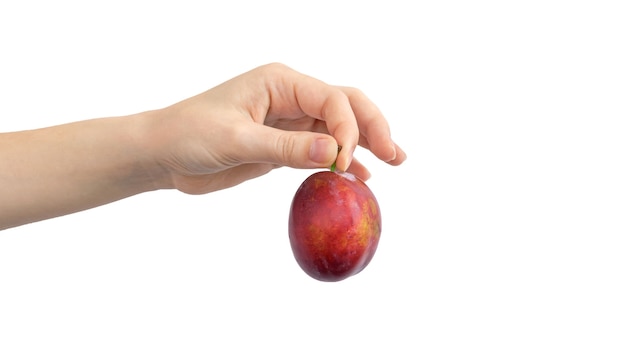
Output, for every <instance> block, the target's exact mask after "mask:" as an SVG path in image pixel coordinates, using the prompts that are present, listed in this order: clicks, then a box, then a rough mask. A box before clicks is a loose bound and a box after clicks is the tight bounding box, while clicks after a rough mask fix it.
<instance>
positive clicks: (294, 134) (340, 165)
mask: <svg viewBox="0 0 626 337" xmlns="http://www.w3.org/2000/svg"><path fill="white" fill-rule="evenodd" d="M144 115H145V117H147V120H148V122H147V125H148V128H147V132H146V134H147V135H148V136H147V139H148V141H147V142H146V146H147V149H148V151H150V153H152V154H153V158H155V159H154V160H155V164H156V165H154V167H155V168H157V169H153V170H152V171H151V172H150V175H151V176H153V177H156V178H155V180H156V185H157V187H158V188H176V189H178V190H180V191H182V192H185V193H190V194H202V193H208V192H212V191H216V190H220V189H224V188H228V187H231V186H234V185H237V184H239V183H241V182H243V181H245V180H248V179H252V178H255V177H258V176H261V175H263V174H265V173H267V172H269V171H271V170H272V169H273V168H276V167H280V166H289V167H293V168H322V167H330V166H331V165H332V164H333V162H335V160H336V165H337V169H338V170H342V171H349V172H352V173H354V174H355V175H357V176H358V177H360V178H362V179H364V180H367V179H368V178H369V176H370V174H369V172H368V170H367V169H366V168H365V167H364V166H363V165H362V164H361V163H360V162H358V161H357V160H356V159H353V153H354V150H355V148H356V146H357V145H359V146H362V147H364V148H367V149H369V150H370V151H371V152H372V153H373V154H374V155H376V156H377V157H378V158H379V159H380V160H382V161H384V162H387V163H389V164H391V165H399V164H401V163H402V162H403V161H404V160H405V159H406V154H405V153H404V151H402V149H401V148H400V147H399V146H398V145H396V144H395V143H394V142H393V141H392V140H391V136H390V130H389V125H388V123H387V121H386V120H385V118H384V117H383V115H382V114H381V112H380V111H379V109H378V108H377V107H376V106H375V105H374V104H373V103H372V102H371V101H370V100H369V99H368V98H367V97H366V96H365V95H364V94H363V93H362V92H361V91H359V90H357V89H355V88H349V87H337V86H331V85H328V84H325V83H323V82H322V81H319V80H317V79H314V78H312V77H309V76H306V75H303V74H301V73H298V72H296V71H294V70H292V69H290V68H288V67H286V66H284V65H281V64H269V65H265V66H261V67H258V68H256V69H253V70H251V71H249V72H247V73H244V74H242V75H240V76H237V77H235V78H233V79H231V80H229V81H226V82H224V83H222V84H221V85H218V86H216V87H214V88H212V89H210V90H208V91H206V92H204V93H201V94H199V95H197V96H194V97H191V98H189V99H186V100H184V101H181V102H179V103H176V104H174V105H172V106H169V107H167V108H164V109H160V110H155V111H150V112H146V113H144ZM338 146H341V151H340V152H339V153H337V151H338Z"/></svg>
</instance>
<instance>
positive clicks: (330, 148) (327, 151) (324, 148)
mask: <svg viewBox="0 0 626 337" xmlns="http://www.w3.org/2000/svg"><path fill="white" fill-rule="evenodd" d="M336 151H337V150H336V146H335V144H334V142H333V141H332V140H330V139H326V138H318V139H316V140H315V141H314V142H313V144H312V145H311V149H310V150H309V159H311V160H312V161H314V162H316V163H320V164H326V163H328V162H330V161H332V160H334V159H335V155H336Z"/></svg>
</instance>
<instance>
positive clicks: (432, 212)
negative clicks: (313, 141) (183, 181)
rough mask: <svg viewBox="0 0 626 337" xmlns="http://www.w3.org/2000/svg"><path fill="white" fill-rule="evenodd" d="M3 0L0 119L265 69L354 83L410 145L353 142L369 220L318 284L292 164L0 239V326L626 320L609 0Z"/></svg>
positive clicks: (550, 332) (161, 98)
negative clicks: (293, 228)
mask: <svg viewBox="0 0 626 337" xmlns="http://www.w3.org/2000/svg"><path fill="white" fill-rule="evenodd" d="M9 3H10V4H9ZM17 3H18V2H16V1H13V2H9V1H3V2H2V4H0V131H16V130H22V129H31V128H37V127H43V126H48V125H55V124H59V123H65V122H69V121H74V120H82V119H88V118H95V117H105V116H114V115H125V114H131V113H135V112H140V111H144V110H149V109H154V108H160V107H164V106H166V105H169V104H172V103H175V102H177V101H179V100H181V99H184V98H187V97H189V96H192V95H195V94H197V93H199V92H202V91H204V90H206V89H209V88H211V87H213V86H215V85H217V84H219V83H221V82H223V81H225V80H227V79H229V78H231V77H233V76H236V75H238V74H240V73H242V72H244V71H247V70H249V69H251V68H253V67H256V66H259V65H262V64H265V63H268V62H275V61H276V62H282V63H285V64H287V65H289V66H291V67H293V68H295V69H296V70H299V71H301V72H304V73H307V74H309V75H312V76H314V77H317V78H319V79H322V80H324V81H326V82H329V83H333V84H341V85H349V86H355V87H359V88H360V89H362V90H363V91H364V92H365V93H366V94H367V95H368V96H369V97H370V98H371V99H372V100H374V101H375V102H376V104H377V105H378V106H379V107H380V108H381V110H382V111H383V112H384V114H385V116H386V117H387V118H388V120H389V122H390V124H391V128H392V134H393V137H394V139H395V140H396V142H398V143H399V144H400V145H401V146H402V147H403V148H404V149H405V150H406V152H407V153H408V156H409V159H408V160H407V161H406V163H405V164H403V165H402V166H399V167H391V166H387V165H386V164H384V163H380V162H378V161H377V160H376V159H375V158H374V157H373V156H372V155H371V154H369V153H367V152H365V151H363V150H358V151H357V153H356V156H357V157H358V158H359V159H361V161H363V162H364V163H366V164H367V166H368V167H369V169H370V170H371V171H372V174H373V177H372V178H371V180H369V182H368V185H369V186H370V187H371V189H372V190H373V191H374V193H375V194H376V196H377V198H378V199H379V203H380V206H381V210H382V213H383V236H382V238H381V242H380V246H379V249H378V252H377V254H376V256H375V258H374V260H373V261H372V263H371V264H370V265H369V266H368V267H367V268H366V269H365V270H364V271H363V272H362V273H361V274H359V275H357V276H355V277H353V278H350V279H348V280H345V281H343V282H339V283H321V282H318V281H315V280H313V279H311V278H309V277H308V276H306V274H304V273H303V272H302V271H301V270H300V269H299V267H298V266H297V264H296V263H295V261H294V259H293V257H292V254H291V249H290V247H289V242H288V237H287V215H288V210H289V206H290V202H291V197H292V196H293V193H294V192H295V190H296V189H297V187H298V186H299V184H300V183H301V182H302V180H304V178H306V177H307V176H308V175H309V174H311V173H313V171H309V170H294V169H289V168H282V169H279V170H276V171H274V172H272V173H270V174H268V175H266V176H264V177H261V178H259V179H256V180H254V181H250V182H247V183H245V184H243V185H240V186H237V187H235V188H232V189H229V190H225V191H221V192H217V193H213V194H209V195H203V196H189V195H185V194H182V193H179V192H176V191H159V192H153V193H148V194H144V195H139V196H135V197H132V198H129V199H126V200H122V201H119V202H116V203H113V204H110V205H107V206H103V207H100V208H97V209H93V210H89V211H85V212H82V213H78V214H72V215H68V216H64V217H61V218H57V219H52V220H48V221H43V222H39V223H35V224H30V225H27V226H23V227H19V228H14V229H10V230H6V231H2V232H0V335H2V336H7V337H9V336H53V335H55V336H153V335H155V334H159V335H169V336H207V335H209V336H211V335H212V336H234V335H247V336H257V335H272V336H279V335H283V334H287V335H289V336H292V335H302V336H356V335H363V334H364V333H367V334H369V335H384V336H469V335H472V336H605V337H606V336H624V335H626V272H625V268H626V230H625V229H624V226H626V178H625V176H626V159H625V155H626V132H625V130H626V122H625V121H624V116H625V114H626V66H625V64H626V62H625V60H626V47H625V46H626V24H625V22H626V20H625V19H624V18H625V17H626V11H624V10H623V9H621V8H619V7H618V6H617V4H618V3H620V1H613V2H610V1H518V2H511V1H509V2H505V1H430V2H412V3H411V2H409V1H405V2H400V1H384V2H382V1H377V2H373V1H358V2H357V1H351V2H341V1H316V2H310V3H307V4H305V3H298V4H297V5H296V4H295V2H290V1H258V2H252V1H249V2H242V1H229V2H226V1H220V2H217V1H198V2H196V3H193V2H189V1H170V2H167V3H166V2H163V1H161V2H145V1H107V2H101V3H99V4H98V3H95V2H91V3H88V2H78V1H21V2H19V4H17ZM504 3H506V4H504ZM224 146H228V144H224ZM0 160H2V159H1V158H0ZM0 188H1V186H0ZM59 193H63V191H59Z"/></svg>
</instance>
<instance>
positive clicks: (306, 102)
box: [269, 66, 360, 171]
mask: <svg viewBox="0 0 626 337" xmlns="http://www.w3.org/2000/svg"><path fill="white" fill-rule="evenodd" d="M281 67H283V68H281V69H279V70H280V71H279V72H278V73H279V74H280V76H279V77H278V78H277V79H276V78H275V79H273V80H272V81H271V83H270V86H269V92H270V95H271V97H270V100H271V102H270V109H271V110H272V111H278V112H286V111H293V109H294V108H295V107H297V108H298V109H299V110H300V111H301V112H302V113H304V114H306V115H308V116H310V117H313V118H315V119H319V120H322V121H324V122H325V123H326V127H327V129H328V133H329V134H330V135H331V136H333V137H334V138H335V140H336V141H337V144H338V145H340V146H341V147H342V150H341V151H340V152H339V154H338V156H337V161H336V167H337V169H338V170H340V171H346V170H347V169H348V167H349V166H350V163H351V162H352V155H353V153H354V150H355V149H356V146H357V145H358V143H359V135H360V133H359V125H358V123H357V117H356V116H355V111H353V109H352V106H351V105H350V99H349V98H348V96H347V95H346V94H345V92H344V91H343V90H341V89H340V88H338V87H335V86H331V85H328V84H326V83H324V82H322V81H320V80H318V79H315V78H313V77H310V76H307V75H304V74H301V73H299V72H296V71H294V70H291V69H290V68H287V67H284V66H281Z"/></svg>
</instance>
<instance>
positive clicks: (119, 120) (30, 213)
mask: <svg viewBox="0 0 626 337" xmlns="http://www.w3.org/2000/svg"><path fill="white" fill-rule="evenodd" d="M144 124H145V123H143V122H142V116H141V115H133V116H126V117H115V118H105V119H95V120H88V121H82V122H76V123H71V124H64V125H59V126H54V127H49V128H44V129H38V130H29V131H21V132H14V133H5V134H0V229H5V228H9V227H14V226H18V225H22V224H26V223H30V222H34V221H39V220H43V219H47V218H51V217H56V216H60V215H64V214H69V213H73V212H77V211H81V210H85V209H88V208H92V207H95V206H99V205H103V204H106V203H109V202H112V201H115V200H119V199H122V198H125V197H128V196H131V195H135V194H138V193H141V192H145V191H149V190H153V189H155V188H156V187H155V186H154V181H155V180H154V176H153V174H154V173H155V172H156V171H155V170H154V169H153V168H152V167H150V165H151V162H150V157H149V153H147V151H145V147H144V143H143V139H144V138H145V137H144V134H145V132H146V131H145V130H146V129H145V127H144Z"/></svg>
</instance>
